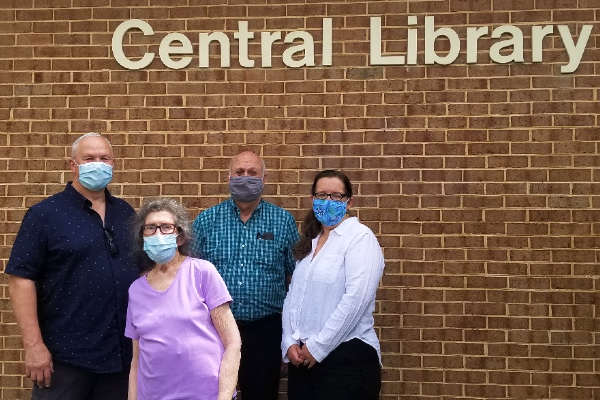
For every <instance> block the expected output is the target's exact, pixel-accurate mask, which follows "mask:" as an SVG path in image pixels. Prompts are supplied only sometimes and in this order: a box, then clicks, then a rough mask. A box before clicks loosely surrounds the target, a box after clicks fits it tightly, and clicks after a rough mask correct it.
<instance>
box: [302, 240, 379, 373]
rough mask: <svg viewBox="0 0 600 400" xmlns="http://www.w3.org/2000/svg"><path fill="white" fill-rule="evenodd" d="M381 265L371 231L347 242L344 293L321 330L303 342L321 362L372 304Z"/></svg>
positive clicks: (376, 244) (346, 335)
mask: <svg viewBox="0 0 600 400" xmlns="http://www.w3.org/2000/svg"><path fill="white" fill-rule="evenodd" d="M383 265H384V262H383V254H382V252H381V248H380V247H379V243H378V242H377V239H376V238H375V235H373V233H372V232H365V233H364V234H362V235H361V236H359V237H357V238H356V240H355V241H353V243H350V246H349V247H348V251H347V252H346V254H345V256H344V274H345V280H346V284H345V293H344V295H343V296H342V299H341V301H340V303H339V304H338V306H337V308H336V309H335V310H334V311H333V313H332V314H331V316H330V317H329V318H328V319H327V321H326V322H325V325H324V326H323V329H321V331H320V332H319V333H318V334H317V335H316V336H313V337H311V338H309V339H308V340H307V341H306V345H307V346H308V350H309V351H310V352H311V354H312V355H313V357H315V359H316V360H317V361H319V362H321V361H322V360H323V359H324V358H325V357H327V355H328V354H329V353H331V351H333V350H334V349H335V348H336V347H337V346H339V345H340V343H342V341H343V340H344V339H346V338H347V337H348V334H349V333H350V332H351V331H352V329H354V327H356V325H357V324H358V323H359V321H360V319H361V317H362V316H363V315H364V313H365V312H366V311H367V309H368V308H369V307H371V306H373V304H374V301H375V294H376V292H377V287H378V286H379V279H380V278H381V274H382V273H383Z"/></svg>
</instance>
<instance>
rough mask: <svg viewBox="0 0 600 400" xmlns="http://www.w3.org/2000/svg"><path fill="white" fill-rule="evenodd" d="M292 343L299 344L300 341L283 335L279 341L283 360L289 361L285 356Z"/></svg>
mask: <svg viewBox="0 0 600 400" xmlns="http://www.w3.org/2000/svg"><path fill="white" fill-rule="evenodd" d="M294 344H300V342H298V341H297V340H295V339H293V338H291V337H284V338H283V340H282V341H281V355H282V358H283V361H284V362H290V359H289V358H288V356H287V351H288V349H289V348H290V346H292V345H294Z"/></svg>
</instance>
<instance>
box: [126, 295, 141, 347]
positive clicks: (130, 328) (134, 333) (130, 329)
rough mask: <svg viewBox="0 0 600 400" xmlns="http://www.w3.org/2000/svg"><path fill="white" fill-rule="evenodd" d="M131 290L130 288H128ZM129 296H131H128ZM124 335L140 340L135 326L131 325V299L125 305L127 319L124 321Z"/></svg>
mask: <svg viewBox="0 0 600 400" xmlns="http://www.w3.org/2000/svg"><path fill="white" fill-rule="evenodd" d="M130 292H131V290H130ZM130 297H131V296H130ZM125 336H127V337H128V338H130V339H133V340H140V336H139V335H138V334H137V331H136V329H135V326H133V310H132V308H131V301H130V302H129V304H128V305H127V320H126V322H125Z"/></svg>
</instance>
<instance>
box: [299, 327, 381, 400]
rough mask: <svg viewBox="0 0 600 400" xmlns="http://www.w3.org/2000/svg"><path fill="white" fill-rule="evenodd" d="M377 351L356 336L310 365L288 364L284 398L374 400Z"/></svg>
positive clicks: (378, 386)
mask: <svg viewBox="0 0 600 400" xmlns="http://www.w3.org/2000/svg"><path fill="white" fill-rule="evenodd" d="M380 390H381V367H380V366H379V358H378V357H377V351H376V350H375V349H374V348H373V347H371V346H370V345H368V344H366V343H365V342H363V341H362V340H360V339H352V340H349V341H347V342H344V343H342V344H340V345H339V346H338V347H337V348H336V349H335V350H333V351H332V352H331V353H329V355H328V356H327V357H325V359H324V360H323V362H321V363H317V364H315V366H314V367H312V368H311V369H308V368H306V367H305V366H302V365H301V366H298V367H296V366H295V365H293V364H292V363H290V364H289V374H288V400H331V399H335V400H378V399H379V391H380Z"/></svg>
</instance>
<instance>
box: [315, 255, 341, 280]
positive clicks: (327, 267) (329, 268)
mask: <svg viewBox="0 0 600 400" xmlns="http://www.w3.org/2000/svg"><path fill="white" fill-rule="evenodd" d="M343 267H344V257H343V256H324V257H323V258H322V259H321V260H319V263H318V264H317V265H316V266H315V269H314V271H313V276H312V280H313V281H314V282H322V283H327V284H331V283H333V282H335V280H336V279H337V277H338V275H339V274H340V272H341V270H342V269H343Z"/></svg>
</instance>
